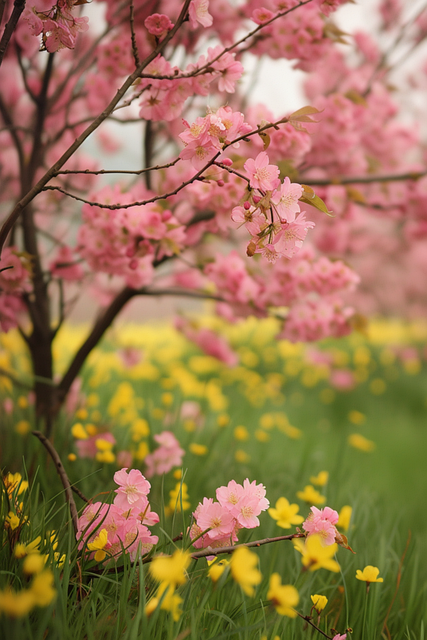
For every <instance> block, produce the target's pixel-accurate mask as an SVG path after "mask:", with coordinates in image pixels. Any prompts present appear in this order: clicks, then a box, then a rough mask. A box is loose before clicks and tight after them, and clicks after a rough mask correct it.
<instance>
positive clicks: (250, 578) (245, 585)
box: [230, 547, 262, 596]
mask: <svg viewBox="0 0 427 640" xmlns="http://www.w3.org/2000/svg"><path fill="white" fill-rule="evenodd" d="M257 565H258V556H257V555H256V553H253V552H252V551H249V549H248V548H247V547H239V548H238V549H236V551H234V552H233V554H232V556H231V560H230V570H231V575H232V576H233V579H234V580H235V581H236V582H237V583H238V584H239V585H240V586H241V587H242V589H243V591H244V592H245V593H246V595H248V596H253V595H254V594H255V585H257V584H259V583H260V582H261V580H262V575H261V572H260V571H259V570H258V569H257Z"/></svg>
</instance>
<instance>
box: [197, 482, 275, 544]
mask: <svg viewBox="0 0 427 640" xmlns="http://www.w3.org/2000/svg"><path fill="white" fill-rule="evenodd" d="M216 497H217V502H215V501H214V500H213V499H212V498H203V502H201V503H199V504H198V506H197V508H196V510H195V511H194V513H193V518H194V522H193V524H192V525H191V527H190V537H191V539H192V540H193V541H194V542H193V545H194V546H195V547H196V548H197V549H205V548H209V547H211V548H212V549H215V548H217V547H227V546H229V545H233V544H234V543H235V542H237V540H238V538H237V534H238V532H239V530H240V529H254V528H255V527H258V526H259V520H258V516H259V514H260V513H261V511H265V510H266V509H268V507H269V505H270V503H269V501H268V500H267V498H266V497H265V487H264V485H262V484H256V481H255V480H254V481H253V482H249V480H248V479H247V478H246V480H244V482H243V485H241V484H238V483H237V482H235V481H234V480H231V481H230V482H229V483H228V485H227V486H222V487H219V488H218V489H217V490H216Z"/></svg>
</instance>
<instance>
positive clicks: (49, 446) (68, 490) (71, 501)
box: [32, 431, 79, 535]
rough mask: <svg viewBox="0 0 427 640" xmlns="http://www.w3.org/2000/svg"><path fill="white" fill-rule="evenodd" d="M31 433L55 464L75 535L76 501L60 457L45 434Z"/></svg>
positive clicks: (77, 521)
mask: <svg viewBox="0 0 427 640" xmlns="http://www.w3.org/2000/svg"><path fill="white" fill-rule="evenodd" d="M32 434H33V436H36V438H38V439H39V440H40V442H41V443H42V445H43V446H44V447H45V448H46V449H47V451H48V453H49V455H50V457H51V458H52V460H53V462H54V464H55V467H56V470H57V472H58V475H59V477H60V478H61V482H62V486H63V487H64V491H65V497H66V499H67V502H68V505H69V507H70V513H71V521H72V523H73V529H74V533H75V534H76V535H77V531H78V529H79V516H78V514H77V507H76V503H75V502H74V497H73V492H72V488H71V483H70V481H69V479H68V476H67V474H66V472H65V469H64V467H63V464H62V462H61V458H60V457H59V454H58V452H57V451H56V449H55V447H54V446H53V444H52V443H51V441H50V440H48V439H47V438H46V436H44V435H43V434H42V433H41V431H33V432H32Z"/></svg>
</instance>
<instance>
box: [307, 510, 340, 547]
mask: <svg viewBox="0 0 427 640" xmlns="http://www.w3.org/2000/svg"><path fill="white" fill-rule="evenodd" d="M338 518H339V516H338V513H337V512H336V511H335V510H334V509H331V508H330V507H325V508H324V509H318V508H317V507H314V506H313V507H311V513H310V515H309V516H308V518H307V519H306V520H305V521H304V522H303V523H302V528H303V529H304V531H306V532H307V535H313V534H318V535H319V536H320V539H321V541H322V544H324V545H325V546H328V545H331V544H333V543H334V542H335V535H336V533H337V530H336V528H335V525H336V523H337V522H338Z"/></svg>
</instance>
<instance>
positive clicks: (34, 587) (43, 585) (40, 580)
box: [30, 569, 56, 607]
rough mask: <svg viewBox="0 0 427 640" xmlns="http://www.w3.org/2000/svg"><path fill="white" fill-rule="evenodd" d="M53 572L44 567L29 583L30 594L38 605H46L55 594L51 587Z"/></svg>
mask: <svg viewBox="0 0 427 640" xmlns="http://www.w3.org/2000/svg"><path fill="white" fill-rule="evenodd" d="M53 582H54V578H53V573H52V571H50V569H45V570H44V571H42V572H41V573H38V574H37V575H36V576H35V577H34V578H33V581H32V583H31V589H30V591H31V594H32V595H33V598H34V600H35V603H36V605H38V606H39V607H47V606H48V605H49V604H50V603H51V602H52V600H53V599H54V598H55V596H56V590H55V589H54V588H53Z"/></svg>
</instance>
